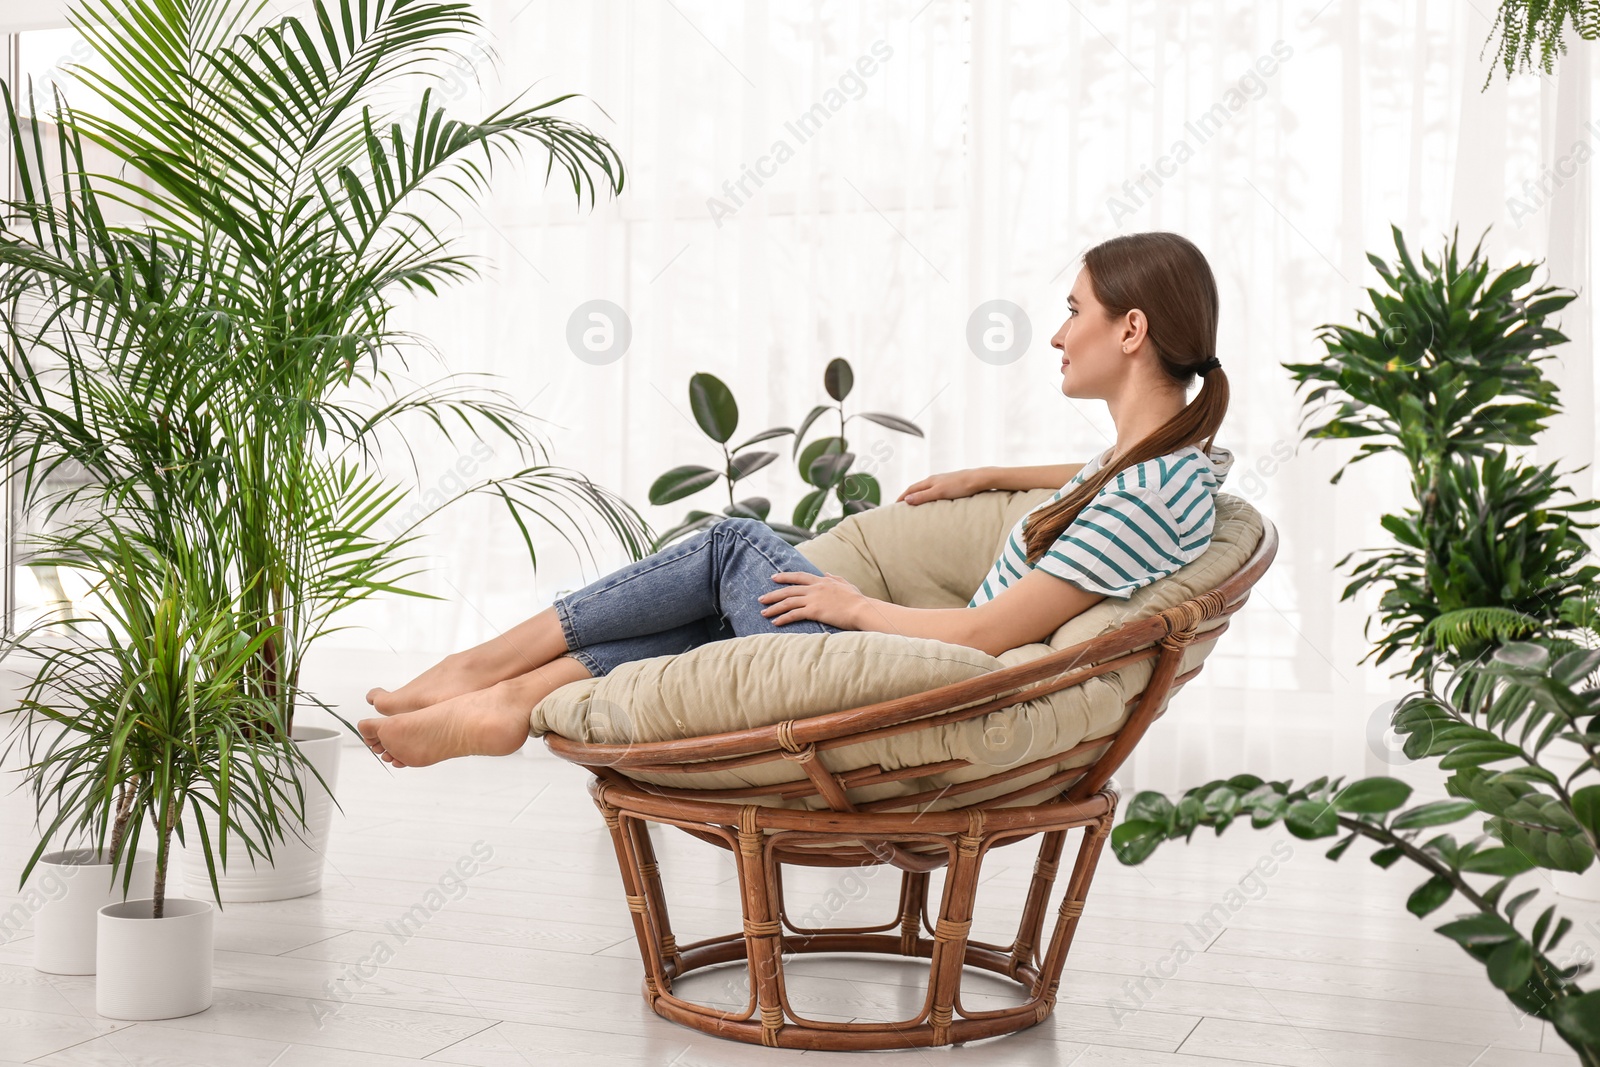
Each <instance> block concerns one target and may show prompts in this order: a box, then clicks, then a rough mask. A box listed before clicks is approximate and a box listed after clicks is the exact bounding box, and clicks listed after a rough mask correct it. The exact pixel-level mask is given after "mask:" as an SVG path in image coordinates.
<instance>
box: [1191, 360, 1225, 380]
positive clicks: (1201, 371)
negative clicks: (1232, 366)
mask: <svg viewBox="0 0 1600 1067" xmlns="http://www.w3.org/2000/svg"><path fill="white" fill-rule="evenodd" d="M1220 366H1222V360H1220V359H1218V358H1217V357H1216V356H1212V357H1210V358H1209V359H1207V360H1205V361H1204V362H1203V363H1201V364H1199V365H1198V366H1197V367H1195V369H1194V371H1195V373H1196V374H1198V375H1200V377H1202V378H1204V377H1205V376H1206V375H1207V374H1209V373H1210V372H1211V371H1214V370H1216V369H1217V368H1218V367H1220Z"/></svg>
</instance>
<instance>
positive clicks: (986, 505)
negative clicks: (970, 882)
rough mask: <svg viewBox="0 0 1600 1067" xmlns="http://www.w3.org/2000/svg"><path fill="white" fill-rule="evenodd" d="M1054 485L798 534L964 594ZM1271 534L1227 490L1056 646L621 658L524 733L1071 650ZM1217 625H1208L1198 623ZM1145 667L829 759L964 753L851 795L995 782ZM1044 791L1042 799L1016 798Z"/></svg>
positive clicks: (847, 687) (839, 705) (738, 650)
mask: <svg viewBox="0 0 1600 1067" xmlns="http://www.w3.org/2000/svg"><path fill="white" fill-rule="evenodd" d="M1052 492H1054V490H1051V489H1032V490H1027V491H1023V492H1002V491H988V492H983V493H979V494H977V495H975V496H970V497H963V498H961V499H959V500H936V501H931V502H929V503H926V504H917V505H911V504H906V503H903V502H896V503H894V504H889V505H886V506H883V507H879V508H874V509H871V510H868V511H864V512H861V513H859V514H856V515H853V516H851V517H849V518H847V519H845V520H844V521H843V522H840V523H839V524H837V525H836V526H834V527H833V528H832V529H830V530H828V531H827V532H826V533H823V534H821V535H819V536H817V537H815V538H812V539H811V540H808V541H804V542H801V544H800V545H798V546H797V547H798V548H799V550H800V552H801V554H802V555H804V556H805V557H806V558H807V559H808V560H810V561H811V562H812V563H813V564H815V565H816V566H817V567H818V569H820V570H822V571H826V572H831V573H833V574H837V575H840V576H841V577H843V578H847V579H849V580H850V581H851V582H853V583H854V584H855V585H856V586H857V587H859V588H860V589H861V591H862V592H863V593H866V594H867V595H868V596H871V597H874V598H877V599H881V600H888V601H891V602H893V603H896V604H903V605H907V606H911V607H930V608H952V607H965V606H966V605H967V603H968V602H969V601H970V599H971V597H972V593H973V591H974V590H975V589H977V587H978V586H979V585H980V584H981V583H982V581H983V577H984V575H985V574H987V573H988V571H989V567H990V566H991V565H992V564H993V563H994V560H995V559H996V557H998V556H999V554H1000V549H1001V545H1002V544H1004V542H1005V538H1006V536H1007V535H1008V534H1009V532H1010V530H1011V527H1012V526H1013V525H1014V524H1015V523H1016V521H1017V520H1018V519H1019V518H1021V517H1022V515H1023V514H1025V513H1026V512H1027V511H1028V509H1030V508H1031V507H1033V506H1034V505H1036V504H1038V503H1039V502H1040V501H1041V500H1043V499H1045V498H1046V497H1048V496H1049V495H1050V494H1051V493H1052ZM1261 535H1262V521H1261V516H1260V514H1259V513H1258V512H1257V511H1256V509H1255V508H1254V507H1252V506H1251V505H1250V504H1249V503H1248V502H1246V501H1244V500H1242V499H1240V498H1238V497H1235V496H1232V495H1230V494H1227V493H1219V494H1218V495H1217V514H1216V523H1215V528H1214V531H1213V536H1212V542H1211V544H1210V545H1209V546H1208V547H1207V548H1206V550H1205V552H1203V553H1202V554H1201V555H1200V556H1199V557H1198V558H1197V559H1195V560H1193V561H1191V562H1190V563H1188V564H1186V565H1185V566H1183V567H1181V568H1179V569H1178V570H1177V571H1175V572H1173V573H1172V574H1170V575H1168V576H1167V577H1165V578H1162V579H1160V580H1158V581H1155V582H1152V583H1151V584H1149V585H1147V586H1145V587H1143V588H1142V589H1139V590H1136V591H1135V592H1134V594H1133V596H1131V597H1129V598H1128V599H1127V600H1114V599H1111V598H1106V599H1104V600H1101V601H1100V602H1099V603H1097V604H1095V606H1094V607H1092V608H1090V609H1089V610H1088V611H1085V612H1083V613H1082V614H1081V615H1078V616H1076V617H1075V618H1072V619H1070V620H1068V621H1067V622H1066V623H1065V624H1064V625H1062V626H1061V628H1060V629H1058V630H1057V631H1056V632H1055V633H1054V634H1052V635H1051V637H1050V640H1049V642H1048V643H1041V644H1030V645H1023V646H1022V647H1020V648H1014V649H1011V650H1010V651H1008V652H1005V653H1003V654H1002V655H1000V656H999V657H995V656H990V655H989V654H987V653H985V652H981V651H979V650H978V649H975V648H969V647H967V646H965V645H955V644H948V643H946V642H943V641H936V640H932V639H930V638H918V637H904V636H901V635H898V634H889V633H878V632H875V631H858V630H846V631H842V632H840V633H835V634H805V633H795V634H785V633H771V634H755V635H751V636H749V637H735V638H726V639H723V640H720V641H712V642H710V643H708V644H704V645H701V646H699V647H697V648H692V649H690V650H688V651H687V652H682V653H678V654H677V655H672V656H657V657H654V658H651V659H642V660H634V661H632V662H629V663H624V664H620V665H619V666H617V667H616V668H615V669H613V670H612V672H611V673H610V674H608V675H605V676H604V677H601V678H586V679H583V680H582V681H578V682H573V683H570V684H568V685H564V686H562V687H561V688H559V689H557V690H555V691H554V692H552V693H551V694H550V695H549V696H547V697H545V699H544V700H542V701H540V702H539V704H537V705H536V706H535V707H534V708H533V711H532V713H531V716H530V722H529V732H530V734H532V735H533V736H535V737H537V736H540V735H541V734H544V733H546V732H551V733H556V734H560V735H561V736H563V737H568V738H572V739H573V740H578V741H583V742H588V743H610V744H617V743H629V742H645V741H665V740H675V739H679V738H686V737H697V736H702V735H705V734H715V733H722V732H725V731H730V730H742V729H746V728H749V727H753V726H769V725H772V724H774V723H778V722H782V721H784V720H785V719H804V718H807V717H809V716H813V715H821V714H825V713H828V712H833V711H840V710H844V709H848V708H854V707H860V706H862V705H865V704H873V703H877V702H878V701H882V700H891V699H893V698H895V697H902V696H909V695H912V694H916V693H923V692H926V691H928V690H930V689H936V688H938V687H939V686H942V685H948V684H950V683H952V682H959V681H964V680H966V679H968V678H973V677H976V676H978V675H981V674H985V673H988V672H991V671H996V670H1000V669H1001V668H1003V667H1011V666H1015V665H1017V664H1019V663H1026V662H1028V661H1030V660H1033V659H1036V658H1038V657H1040V656H1045V655H1048V654H1050V653H1051V652H1053V651H1057V650H1060V649H1064V648H1070V647H1071V646H1073V645H1076V644H1079V643H1081V642H1083V641H1087V640H1089V639H1091V638H1094V637H1098V636H1100V635H1101V634H1104V633H1107V632H1109V631H1112V630H1115V629H1117V628H1118V627H1119V626H1122V625H1124V624H1125V623H1128V622H1131V621H1134V620H1137V619H1140V618H1144V617H1147V616H1149V615H1153V614H1155V613H1156V612H1158V611H1162V610H1164V609H1166V608H1170V607H1173V606H1175V605H1177V604H1179V603H1182V602H1183V601H1184V600H1187V599H1189V598H1190V597H1193V596H1196V595H1198V594H1199V593H1203V592H1205V591H1207V590H1209V589H1213V588H1215V587H1216V586H1217V585H1219V584H1221V583H1222V581H1223V580H1225V579H1226V578H1228V577H1229V576H1230V575H1232V574H1234V573H1235V572H1236V571H1238V570H1239V568H1240V567H1241V566H1242V565H1243V564H1244V562H1245V560H1246V559H1248V558H1249V556H1250V553H1251V552H1253V551H1254V550H1255V548H1256V545H1257V544H1258V543H1259V541H1260V539H1261ZM1217 625H1219V622H1218V621H1213V622H1211V623H1209V624H1207V626H1206V627H1204V628H1202V630H1201V633H1202V634H1204V633H1206V632H1209V631H1210V630H1211V629H1214V628H1215V627H1216V626H1217ZM1214 645H1215V639H1214V638H1213V639H1211V640H1205V639H1204V638H1203V637H1202V638H1201V639H1197V640H1196V641H1195V642H1194V643H1193V644H1192V645H1191V646H1190V647H1189V649H1188V650H1187V651H1186V652H1185V654H1184V658H1183V661H1182V665H1181V667H1180V673H1182V672H1183V671H1187V670H1189V669H1190V668H1192V667H1194V666H1195V665H1197V664H1198V663H1200V662H1201V661H1202V660H1203V659H1205V657H1206V656H1207V655H1208V654H1209V653H1210V651H1211V649H1212V647H1213V646H1214ZM1151 669H1152V667H1151V661H1150V660H1145V661H1143V662H1140V663H1135V664H1131V665H1129V666H1127V667H1124V668H1122V669H1121V670H1118V671H1113V672H1109V673H1107V674H1105V675H1102V676H1100V677H1097V678H1091V679H1089V680H1088V681H1087V682H1085V683H1083V684H1082V685H1078V686H1073V687H1070V688H1067V689H1064V690H1060V691H1058V692H1055V693H1051V694H1048V695H1047V696H1044V697H1039V698H1036V699H1034V700H1030V701H1025V702H1023V703H1020V704H1015V705H1013V706H1011V707H1009V708H1005V709H1003V710H1001V711H997V712H991V713H989V714H987V715H984V716H980V717H978V718H975V719H970V720H967V721H965V722H960V723H952V724H948V725H944V726H938V727H932V728H926V729H918V730H912V731H908V732H906V733H902V734H897V735H894V736H891V737H886V738H879V739H877V740H871V741H865V742H861V743H859V744H855V745H850V746H848V747H842V748H836V749H830V750H828V751H826V752H824V753H822V754H821V755H820V756H819V757H818V758H819V759H821V760H822V761H823V765H824V766H826V767H827V768H828V769H829V770H830V771H834V772H836V773H837V772H842V771H849V770H854V769H857V768H863V767H881V768H883V769H885V770H897V769H900V768H906V767H913V766H921V765H926V764H933V763H941V762H944V761H947V760H951V759H965V760H970V761H971V766H967V767H963V768H960V769H958V770H949V771H944V772H940V773H937V774H927V775H921V776H917V777H914V778H907V779H902V780H900V781H897V782H890V783H881V784H878V785H874V786H860V787H855V788H852V789H850V790H849V791H848V795H849V796H850V798H851V799H852V800H853V801H856V802H865V801H872V800H880V799H887V798H892V797H896V796H909V795H911V794H914V793H920V792H924V791H927V790H936V789H939V788H942V787H944V786H947V785H953V784H956V783H958V782H967V781H971V780H973V779H978V778H986V777H989V776H990V775H993V774H995V773H997V772H999V771H1003V770H1006V769H1008V768H1011V767H1015V766H1017V765H1018V764H1021V763H1025V762H1028V761H1030V760H1035V759H1039V758H1042V757H1044V756H1047V755H1049V754H1050V753H1052V752H1062V751H1065V750H1067V749H1069V748H1071V747H1073V746H1074V745H1076V744H1078V743H1079V742H1081V741H1084V740H1092V739H1094V738H1098V737H1104V736H1107V735H1108V734H1111V733H1113V732H1114V731H1115V730H1116V729H1117V727H1118V726H1120V725H1121V724H1122V722H1123V721H1124V720H1125V718H1126V715H1127V712H1128V710H1129V709H1128V706H1127V704H1128V701H1129V699H1130V698H1132V697H1133V696H1135V695H1137V694H1138V693H1140V692H1141V691H1142V690H1143V688H1144V685H1145V683H1146V681H1147V680H1148V679H1149V677H1150V673H1151ZM1181 688H1182V686H1181V685H1180V686H1177V687H1175V688H1174V689H1173V692H1177V691H1178V689H1181ZM1168 699H1170V694H1169V697H1168ZM971 703H982V701H981V700H975V701H972V702H971ZM1103 750H1104V746H1097V747H1096V748H1094V749H1092V750H1089V751H1086V752H1083V753H1080V754H1079V755H1078V756H1076V757H1073V758H1072V759H1070V760H1067V761H1063V762H1059V763H1057V764H1054V765H1050V766H1047V767H1044V768H1042V769H1039V770H1037V771H1035V772H1032V773H1030V774H1029V775H1026V776H1024V777H1021V778H1019V779H1015V780H1012V781H1009V782H1002V783H996V784H995V785H993V786H989V787H985V788H982V789H979V790H975V791H973V792H970V793H965V794H960V795H958V796H953V797H943V798H940V799H939V800H936V801H934V802H932V803H929V804H924V805H921V806H922V807H923V808H924V809H939V808H946V807H955V806H960V805H964V804H969V803H972V802H974V801H976V800H984V799H988V798H989V797H992V796H998V795H1001V794H1003V793H1007V792H1010V791H1012V790H1015V789H1017V788H1019V786H1024V785H1031V784H1034V783H1036V782H1039V781H1042V780H1044V779H1045V778H1047V777H1049V776H1050V775H1051V774H1052V773H1054V772H1055V771H1057V770H1060V769H1066V768H1069V767H1076V766H1082V765H1084V764H1087V763H1089V762H1092V761H1093V759H1094V758H1095V757H1096V756H1098V755H1099V754H1100V753H1101V752H1102V751H1103ZM804 776H805V773H804V771H803V770H801V768H800V767H799V766H798V765H796V764H794V763H793V762H791V761H789V760H776V761H772V762H769V763H765V764H762V765H759V766H753V767H746V768H739V769H733V770H715V771H707V772H705V773H695V774H650V773H635V774H633V777H634V778H635V779H636V780H639V781H644V782H652V783H655V784H660V785H672V786H679V787H682V788H691V789H722V788H731V787H739V786H769V785H775V784H780V783H783V782H791V781H796V780H799V779H801V778H804ZM1038 799H1042V798H1039V797H1023V798H1019V801H1022V802H1035V801H1037V800H1038ZM756 802H758V803H771V804H779V803H782V804H787V805H789V806H797V807H808V808H825V807H827V805H826V804H825V803H824V802H823V801H822V799H821V798H820V797H808V798H805V799H804V800H783V799H781V798H777V797H766V798H762V799H759V800H757V801H756Z"/></svg>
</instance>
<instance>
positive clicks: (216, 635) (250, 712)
mask: <svg viewBox="0 0 1600 1067" xmlns="http://www.w3.org/2000/svg"><path fill="white" fill-rule="evenodd" d="M195 532H196V534H197V535H203V532H204V531H203V529H202V528H200V527H198V526H197V527H196V529H195ZM40 540H41V541H42V542H47V544H43V545H41V546H39V548H40V550H39V552H38V554H37V555H36V556H35V558H34V560H33V561H32V563H33V565H35V566H55V565H70V566H72V567H74V568H75V570H76V571H77V572H78V573H80V574H82V575H83V576H84V577H85V578H86V579H88V581H89V595H88V597H87V598H86V599H87V600H88V601H90V602H92V603H94V604H95V605H96V607H95V608H94V609H93V610H91V611H90V612H88V613H87V614H83V615H74V616H73V617H71V618H69V619H66V620H64V621H63V620H50V619H45V620H40V621H38V622H35V623H34V624H32V625H31V626H29V627H27V628H25V629H23V630H21V631H20V632H18V633H15V634H11V635H8V636H7V637H6V638H5V639H4V640H3V641H0V659H3V658H6V657H9V656H11V655H12V654H13V653H16V652H19V651H20V652H24V653H26V654H28V655H29V656H31V657H32V658H33V659H34V660H35V661H36V664H37V665H36V666H32V667H30V670H29V673H30V675H31V678H30V681H29V683H28V685H27V687H26V689H25V691H24V693H23V695H22V697H21V699H20V701H19V703H18V708H17V717H16V719H14V720H13V728H12V731H11V734H10V738H9V743H8V744H7V746H6V757H7V761H8V762H9V759H10V756H11V754H12V752H13V751H21V752H22V753H23V754H25V755H26V757H27V759H26V762H25V763H24V764H23V765H22V767H21V771H22V774H23V776H24V782H25V783H26V784H28V785H30V786H31V787H32V791H33V793H34V796H35V799H36V802H37V811H38V813H39V831H40V836H39V844H38V846H37V847H36V848H35V849H34V851H33V854H32V855H31V856H30V857H29V859H28V862H27V864H26V865H25V866H24V867H23V869H22V874H21V876H20V879H19V885H20V884H22V883H24V882H26V880H27V878H28V875H29V873H30V872H31V871H32V870H33V868H34V866H35V865H36V864H37V863H38V861H39V858H40V856H41V855H43V853H44V851H45V850H46V849H47V848H49V847H50V845H51V843H52V842H54V841H56V840H57V839H58V838H72V839H77V840H85V841H87V842H89V843H91V844H92V846H93V847H95V848H96V849H98V850H100V851H101V852H102V854H104V855H105V856H107V857H108V858H109V861H110V863H111V865H112V872H113V880H115V875H116V873H117V872H119V871H120V872H121V875H122V892H123V893H124V894H125V893H127V892H128V889H129V883H130V879H131V878H132V874H133V864H132V862H131V857H132V856H134V855H135V854H136V852H137V850H138V847H139V843H140V838H141V836H142V835H143V834H145V833H146V832H149V831H151V830H153V832H154V834H155V839H156V842H155V849H154V851H155V857H156V869H155V893H154V910H153V913H152V917H153V918H158V919H159V918H161V917H162V915H163V905H164V902H165V898H166V884H167V872H168V869H169V861H170V857H171V851H172V839H173V836H174V834H175V833H176V835H177V838H178V840H179V841H180V842H183V839H184V829H183V823H182V822H181V821H180V816H181V815H182V814H183V812H184V809H185V808H186V807H187V808H188V809H189V810H190V811H191V812H192V813H193V815H194V817H195V818H194V822H195V824H196V826H197V827H198V833H199V835H200V837H201V841H200V842H198V843H194V842H189V844H191V845H192V846H196V847H198V848H199V849H200V850H201V851H202V852H203V854H204V856H205V860H206V867H207V872H208V874H209V876H210V878H211V885H212V893H213V895H214V896H216V897H217V899H218V901H219V903H220V894H219V893H218V890H217V876H216V865H217V863H219V862H220V863H222V864H224V865H226V863H227V856H228V844H229V840H230V838H231V839H232V840H234V841H235V842H237V843H238V844H242V845H243V846H244V847H245V848H246V850H247V851H248V852H249V853H250V854H252V855H266V854H268V852H269V851H270V842H271V840H272V839H273V838H280V839H281V837H282V836H283V832H284V826H285V824H286V823H288V822H289V820H290V819H294V820H302V819H303V818H304V812H305V789H304V786H303V784H302V781H301V775H303V774H304V772H305V771H306V770H309V771H310V773H311V775H314V776H315V777H316V780H317V781H319V782H321V776H320V774H318V773H317V771H316V768H315V767H314V766H312V765H311V764H310V763H309V762H308V761H307V760H306V759H305V757H304V755H303V754H302V753H301V752H300V750H299V748H298V747H297V746H295V745H293V744H290V743H289V742H288V740H287V732H286V730H285V729H284V727H285V726H286V724H285V723H283V722H282V721H281V719H280V716H281V715H282V713H283V712H282V708H283V705H282V702H280V701H277V700H274V699H271V698H269V697H267V696H266V695H263V694H261V693H259V692H257V691H254V689H253V687H252V686H250V685H248V684H246V682H247V680H246V677H245V676H246V672H247V671H248V670H249V665H250V664H251V663H252V662H253V660H254V659H255V657H256V656H257V655H259V653H260V651H261V648H262V647H263V645H264V644H265V642H266V641H267V640H269V639H270V638H271V637H272V636H273V634H274V631H273V630H272V629H270V628H265V627H262V626H260V625H258V621H257V620H255V619H253V618H252V617H251V616H250V615H249V613H248V612H247V611H245V610H244V605H243V600H244V596H245V594H246V593H247V591H246V590H241V591H239V593H238V594H237V595H235V596H234V597H233V599H232V600H218V599H215V597H214V596H213V590H214V588H215V586H214V583H213V582H211V581H210V579H209V576H208V572H209V571H213V570H214V569H215V566H216V564H215V560H214V559H211V558H209V557H210V556H211V555H212V554H213V553H212V549H213V547H214V546H213V545H212V544H209V543H204V542H202V541H200V540H195V539H191V541H190V543H187V544H168V545H166V546H163V549H162V550H157V549H156V548H155V546H153V545H151V544H150V543H149V542H148V541H147V540H146V539H145V538H144V536H143V535H142V534H141V533H140V532H139V530H138V524H137V523H129V524H124V523H123V522H121V521H119V519H118V518H116V517H109V518H107V519H106V520H105V521H102V522H100V523H97V524H95V525H93V526H84V527H82V528H79V529H77V530H74V531H73V532H71V533H68V534H53V535H48V536H46V537H42V538H41V539H40ZM56 553H60V555H56ZM269 727H276V728H275V729H271V728H269ZM205 809H209V810H210V812H211V813H213V814H214V816H215V819H216V823H217V825H218V827H219V833H220V834H221V839H220V841H219V842H217V843H216V845H215V846H213V843H212V842H210V841H209V840H206V833H207V831H206V824H205V822H204V820H203V819H202V818H201V814H202V811H203V810H205ZM108 838H109V841H108ZM235 847H238V845H237V844H236V845H235Z"/></svg>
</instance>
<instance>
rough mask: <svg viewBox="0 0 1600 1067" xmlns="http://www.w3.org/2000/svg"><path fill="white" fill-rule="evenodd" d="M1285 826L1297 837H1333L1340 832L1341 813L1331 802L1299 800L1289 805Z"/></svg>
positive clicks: (1284, 821) (1308, 838)
mask: <svg viewBox="0 0 1600 1067" xmlns="http://www.w3.org/2000/svg"><path fill="white" fill-rule="evenodd" d="M1283 824H1284V826H1286V827H1288V829H1289V832H1290V833H1291V834H1293V835H1294V836H1296V837H1299V838H1304V839H1307V840H1310V839H1313V838H1318V837H1332V836H1333V835H1334V834H1336V833H1338V832H1339V813H1338V812H1337V811H1335V810H1334V809H1333V806H1332V805H1330V804H1324V803H1322V802H1320V801H1316V800H1297V801H1295V802H1294V803H1293V804H1290V805H1289V811H1288V814H1287V815H1285V817H1284V820H1283Z"/></svg>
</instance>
